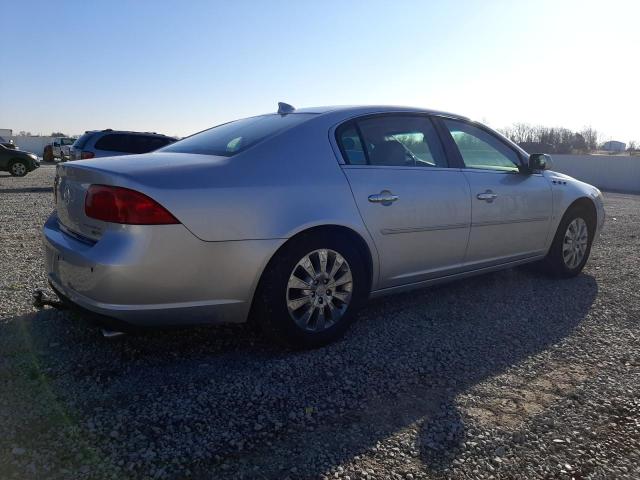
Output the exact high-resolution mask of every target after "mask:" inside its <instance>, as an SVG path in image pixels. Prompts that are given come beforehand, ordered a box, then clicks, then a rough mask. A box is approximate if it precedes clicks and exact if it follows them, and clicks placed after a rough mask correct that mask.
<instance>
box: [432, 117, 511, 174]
mask: <svg viewBox="0 0 640 480" xmlns="http://www.w3.org/2000/svg"><path fill="white" fill-rule="evenodd" d="M444 124H445V125H446V127H447V129H448V130H449V132H450V133H451V137H453V141H454V142H455V144H456V146H457V147H458V151H459V152H460V155H461V156H462V161H463V162H464V165H465V167H466V168H480V169H485V170H498V171H507V172H517V171H519V169H518V164H519V163H520V162H519V159H518V155H517V153H516V152H515V151H514V150H512V149H510V148H509V147H507V146H506V145H505V144H504V143H503V142H501V141H500V140H499V139H497V138H496V137H494V136H493V135H491V134H490V133H488V132H486V131H484V130H482V129H481V128H478V127H476V126H474V125H470V124H468V123H466V122H460V121H457V120H449V119H447V120H444Z"/></svg>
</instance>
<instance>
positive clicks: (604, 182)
mask: <svg viewBox="0 0 640 480" xmlns="http://www.w3.org/2000/svg"><path fill="white" fill-rule="evenodd" d="M552 158H553V166H552V167H551V169H552V170H555V171H556V172H561V173H565V174H567V175H570V176H572V177H574V178H577V179H578V180H582V181H583V182H587V183H590V184H592V185H595V186H596V187H598V188H600V189H602V190H617V191H621V192H631V193H640V157H632V156H625V155H552Z"/></svg>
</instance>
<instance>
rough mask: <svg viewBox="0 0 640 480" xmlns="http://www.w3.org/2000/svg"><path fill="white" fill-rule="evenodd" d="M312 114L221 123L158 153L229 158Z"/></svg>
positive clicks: (253, 118)
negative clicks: (195, 154)
mask: <svg viewBox="0 0 640 480" xmlns="http://www.w3.org/2000/svg"><path fill="white" fill-rule="evenodd" d="M313 115H315V114H313V113H293V114H288V115H277V114H272V115H262V116H259V117H251V118H244V119H242V120H236V121H234V122H229V123H224V124H222V125H218V126H217V127H213V128H210V129H209V130H205V131H203V132H200V133H196V134H195V135H192V136H190V137H187V138H185V139H184V140H180V141H178V142H176V143H174V144H171V145H169V146H167V147H165V148H161V149H160V150H158V151H159V152H177V153H200V154H204V155H221V156H225V157H230V156H232V155H235V154H237V153H240V152H242V151H244V150H246V149H247V148H249V147H252V146H253V145H255V144H257V143H259V142H261V141H262V140H265V139H266V138H268V137H272V136H274V135H276V134H277V133H279V132H281V131H283V130H286V129H287V128H290V127H293V126H294V125H299V124H300V123H303V122H304V121H306V120H308V119H309V118H311V116H313Z"/></svg>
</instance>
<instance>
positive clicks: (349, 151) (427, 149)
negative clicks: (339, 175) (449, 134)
mask: <svg viewBox="0 0 640 480" xmlns="http://www.w3.org/2000/svg"><path fill="white" fill-rule="evenodd" d="M357 127H358V128H355V126H351V125H348V126H346V127H343V129H340V130H338V143H339V144H340V149H341V150H342V153H343V155H344V156H345V161H346V162H347V163H349V164H351V165H353V164H356V165H358V164H367V163H368V164H370V165H377V166H392V167H446V166H447V161H446V157H445V155H444V152H443V150H442V146H441V145H440V140H439V138H438V135H437V133H436V130H435V127H434V126H433V123H432V122H431V120H430V119H429V118H428V117H425V116H411V115H382V116H377V117H369V118H364V119H361V120H358V121H357ZM358 130H359V131H358ZM358 134H360V135H358ZM363 150H364V151H363ZM362 157H364V158H362Z"/></svg>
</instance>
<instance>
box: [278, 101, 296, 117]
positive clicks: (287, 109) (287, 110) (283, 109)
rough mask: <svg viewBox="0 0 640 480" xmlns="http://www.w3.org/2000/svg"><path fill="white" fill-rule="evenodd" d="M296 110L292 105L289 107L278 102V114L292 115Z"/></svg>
mask: <svg viewBox="0 0 640 480" xmlns="http://www.w3.org/2000/svg"><path fill="white" fill-rule="evenodd" d="M295 111H296V109H295V107H294V106H293V105H289V104H288V103H284V102H278V114H279V115H286V114H287V113H293V112H295Z"/></svg>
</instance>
